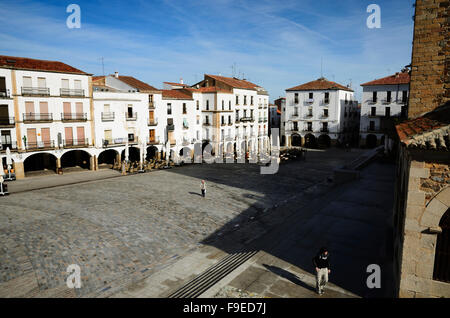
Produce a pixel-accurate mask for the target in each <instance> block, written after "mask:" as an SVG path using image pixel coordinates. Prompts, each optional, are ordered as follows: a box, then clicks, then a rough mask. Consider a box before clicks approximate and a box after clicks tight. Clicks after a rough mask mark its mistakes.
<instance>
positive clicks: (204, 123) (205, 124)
mask: <svg viewBox="0 0 450 318" xmlns="http://www.w3.org/2000/svg"><path fill="white" fill-rule="evenodd" d="M203 126H211V123H210V122H209V121H204V122H203Z"/></svg>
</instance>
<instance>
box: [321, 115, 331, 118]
mask: <svg viewBox="0 0 450 318" xmlns="http://www.w3.org/2000/svg"><path fill="white" fill-rule="evenodd" d="M328 117H330V116H329V115H328V114H322V115H320V118H328Z"/></svg>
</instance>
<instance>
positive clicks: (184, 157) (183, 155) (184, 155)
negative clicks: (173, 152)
mask: <svg viewBox="0 0 450 318" xmlns="http://www.w3.org/2000/svg"><path fill="white" fill-rule="evenodd" d="M178 155H179V156H180V160H181V161H183V162H184V163H188V162H190V161H191V149H190V148H189V147H183V148H181V149H180V152H179V153H178Z"/></svg>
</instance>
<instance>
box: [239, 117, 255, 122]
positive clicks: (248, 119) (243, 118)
mask: <svg viewBox="0 0 450 318" xmlns="http://www.w3.org/2000/svg"><path fill="white" fill-rule="evenodd" d="M240 121H241V122H248V121H254V119H253V117H242V118H241V119H240Z"/></svg>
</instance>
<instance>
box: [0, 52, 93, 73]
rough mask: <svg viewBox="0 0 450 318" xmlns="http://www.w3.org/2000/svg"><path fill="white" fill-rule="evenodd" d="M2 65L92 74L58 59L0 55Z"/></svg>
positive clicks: (22, 68)
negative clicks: (49, 59)
mask: <svg viewBox="0 0 450 318" xmlns="http://www.w3.org/2000/svg"><path fill="white" fill-rule="evenodd" d="M0 67H5V68H12V69H21V70H33V71H48V72H60V73H73V74H81V75H90V74H88V73H85V72H83V71H80V70H79V69H76V68H75V67H72V66H70V65H67V64H65V63H62V62H58V61H46V60H37V59H31V58H26V57H16V56H5V55H0Z"/></svg>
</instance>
